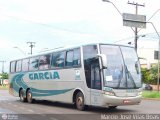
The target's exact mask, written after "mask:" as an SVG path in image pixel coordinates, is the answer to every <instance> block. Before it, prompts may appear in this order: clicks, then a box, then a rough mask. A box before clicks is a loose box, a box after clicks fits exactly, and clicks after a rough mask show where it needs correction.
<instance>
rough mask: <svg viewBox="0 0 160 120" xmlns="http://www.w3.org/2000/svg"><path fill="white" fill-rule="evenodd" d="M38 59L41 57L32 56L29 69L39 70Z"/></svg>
mask: <svg viewBox="0 0 160 120" xmlns="http://www.w3.org/2000/svg"><path fill="white" fill-rule="evenodd" d="M38 61H39V57H33V58H30V61H29V70H31V71H34V70H38Z"/></svg>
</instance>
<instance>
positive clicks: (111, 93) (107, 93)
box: [103, 91, 115, 96]
mask: <svg viewBox="0 0 160 120" xmlns="http://www.w3.org/2000/svg"><path fill="white" fill-rule="evenodd" d="M103 94H105V95H109V96H115V93H114V92H113V91H103Z"/></svg>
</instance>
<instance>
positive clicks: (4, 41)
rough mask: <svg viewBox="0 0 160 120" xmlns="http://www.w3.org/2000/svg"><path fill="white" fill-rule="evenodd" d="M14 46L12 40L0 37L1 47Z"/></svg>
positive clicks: (8, 47)
mask: <svg viewBox="0 0 160 120" xmlns="http://www.w3.org/2000/svg"><path fill="white" fill-rule="evenodd" d="M13 46H14V44H13V43H12V42H10V41H9V40H6V39H3V38H0V49H10V48H12V47H13Z"/></svg>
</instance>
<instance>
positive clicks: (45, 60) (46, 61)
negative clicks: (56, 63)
mask: <svg viewBox="0 0 160 120" xmlns="http://www.w3.org/2000/svg"><path fill="white" fill-rule="evenodd" d="M50 57H51V55H50V54H47V55H42V56H40V57H39V69H40V70H45V69H49V68H50Z"/></svg>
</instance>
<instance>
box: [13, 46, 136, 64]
mask: <svg viewBox="0 0 160 120" xmlns="http://www.w3.org/2000/svg"><path fill="white" fill-rule="evenodd" d="M88 45H113V46H124V47H131V48H134V47H132V46H129V45H122V44H112V43H88V44H81V45H70V46H64V47H58V48H53V49H49V50H45V51H42V52H39V53H36V54H34V55H27V56H25V57H23V58H19V59H15V60H21V59H24V58H31V57H35V56H39V55H45V54H48V53H53V52H58V51H64V50H69V49H74V48H78V47H83V46H88ZM15 60H12V61H15ZM12 61H10V62H12Z"/></svg>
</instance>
